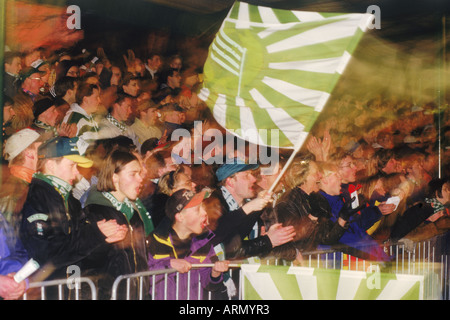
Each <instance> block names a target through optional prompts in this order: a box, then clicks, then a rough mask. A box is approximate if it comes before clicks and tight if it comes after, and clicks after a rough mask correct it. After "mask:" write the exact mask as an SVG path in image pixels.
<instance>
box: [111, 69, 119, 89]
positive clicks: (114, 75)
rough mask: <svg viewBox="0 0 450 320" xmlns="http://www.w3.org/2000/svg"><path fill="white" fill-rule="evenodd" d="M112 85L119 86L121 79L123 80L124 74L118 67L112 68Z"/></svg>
mask: <svg viewBox="0 0 450 320" xmlns="http://www.w3.org/2000/svg"><path fill="white" fill-rule="evenodd" d="M111 73H112V75H111V85H114V86H118V85H119V84H120V79H122V72H121V71H120V68H118V67H111Z"/></svg>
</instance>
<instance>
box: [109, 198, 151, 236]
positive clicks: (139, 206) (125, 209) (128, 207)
mask: <svg viewBox="0 0 450 320" xmlns="http://www.w3.org/2000/svg"><path fill="white" fill-rule="evenodd" d="M102 195H103V196H104V197H105V198H106V199H108V200H109V201H110V202H111V204H112V205H113V207H114V208H115V209H116V210H117V211H120V212H122V213H123V214H124V215H125V217H126V218H127V219H128V221H130V219H131V218H132V217H133V214H134V210H135V209H136V210H137V211H138V213H139V216H140V217H141V219H142V222H143V223H144V229H145V235H146V236H148V235H149V234H150V233H151V232H152V231H153V229H154V226H153V221H152V217H151V216H150V213H149V212H148V211H147V209H146V208H145V207H144V205H143V203H142V202H141V200H140V199H136V200H135V201H131V200H129V199H128V198H125V200H124V201H123V202H120V201H118V200H117V199H116V198H115V197H114V196H113V195H112V194H111V193H109V192H102Z"/></svg>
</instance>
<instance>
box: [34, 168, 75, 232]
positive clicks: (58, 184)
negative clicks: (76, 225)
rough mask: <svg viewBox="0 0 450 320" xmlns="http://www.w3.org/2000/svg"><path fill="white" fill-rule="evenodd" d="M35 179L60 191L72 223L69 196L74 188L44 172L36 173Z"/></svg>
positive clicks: (70, 230)
mask: <svg viewBox="0 0 450 320" xmlns="http://www.w3.org/2000/svg"><path fill="white" fill-rule="evenodd" d="M33 177H34V178H36V179H39V180H42V181H45V182H47V183H48V184H49V185H51V186H53V187H54V188H55V190H56V191H58V193H59V194H60V195H61V196H62V198H63V200H64V207H65V208H66V217H67V220H68V221H71V220H72V217H71V216H70V214H69V196H70V192H71V191H72V186H71V185H70V184H69V183H68V182H66V181H64V180H63V179H60V178H58V177H56V176H52V175H49V174H44V173H42V172H36V173H35V174H33ZM68 232H69V234H70V233H71V232H72V228H71V227H70V226H69V229H68Z"/></svg>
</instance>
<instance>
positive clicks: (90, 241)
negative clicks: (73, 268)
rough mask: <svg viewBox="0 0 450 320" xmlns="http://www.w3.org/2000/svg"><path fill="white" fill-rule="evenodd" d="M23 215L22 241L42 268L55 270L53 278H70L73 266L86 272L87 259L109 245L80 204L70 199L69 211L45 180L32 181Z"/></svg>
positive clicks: (34, 179) (56, 192) (57, 193)
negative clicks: (100, 247)
mask: <svg viewBox="0 0 450 320" xmlns="http://www.w3.org/2000/svg"><path fill="white" fill-rule="evenodd" d="M22 215H23V217H22V222H21V226H20V238H21V240H22V242H23V244H24V247H25V249H26V250H27V251H28V253H29V255H30V257H32V258H34V259H35V260H36V261H37V262H38V263H39V264H40V265H41V266H42V267H43V266H44V265H45V264H51V265H53V266H54V267H55V271H54V272H53V274H52V275H51V276H50V278H66V268H67V267H68V266H70V265H78V266H79V267H80V270H81V271H83V270H84V267H83V259H85V258H86V257H87V256H89V255H90V254H91V253H92V252H93V251H94V249H96V248H97V247H98V246H100V245H101V244H103V243H105V236H104V235H103V234H102V233H101V231H100V230H99V229H98V227H97V224H95V223H90V222H89V221H88V220H87V219H86V217H85V216H84V214H83V211H82V210H81V204H80V202H79V201H78V200H77V199H75V198H74V197H73V196H72V195H70V196H69V199H68V206H67V209H66V206H65V204H64V199H63V197H62V196H61V195H60V194H59V192H58V191H57V190H56V189H55V188H54V187H53V186H51V185H50V184H49V183H47V182H45V181H43V180H40V179H36V178H33V180H32V181H31V183H30V187H29V191H28V195H27V198H26V200H25V204H24V206H23V209H22ZM47 270H49V269H47Z"/></svg>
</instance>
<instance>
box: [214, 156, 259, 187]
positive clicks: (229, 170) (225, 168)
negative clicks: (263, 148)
mask: <svg viewBox="0 0 450 320" xmlns="http://www.w3.org/2000/svg"><path fill="white" fill-rule="evenodd" d="M258 167H259V165H258V164H248V163H245V162H244V161H243V160H241V159H239V158H234V159H233V161H232V162H225V163H224V164H222V165H221V166H220V167H219V168H218V169H217V170H216V177H217V180H219V182H220V181H223V180H225V179H226V178H228V177H230V176H232V175H233V174H235V173H238V172H241V171H247V170H254V169H257V168H258Z"/></svg>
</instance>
